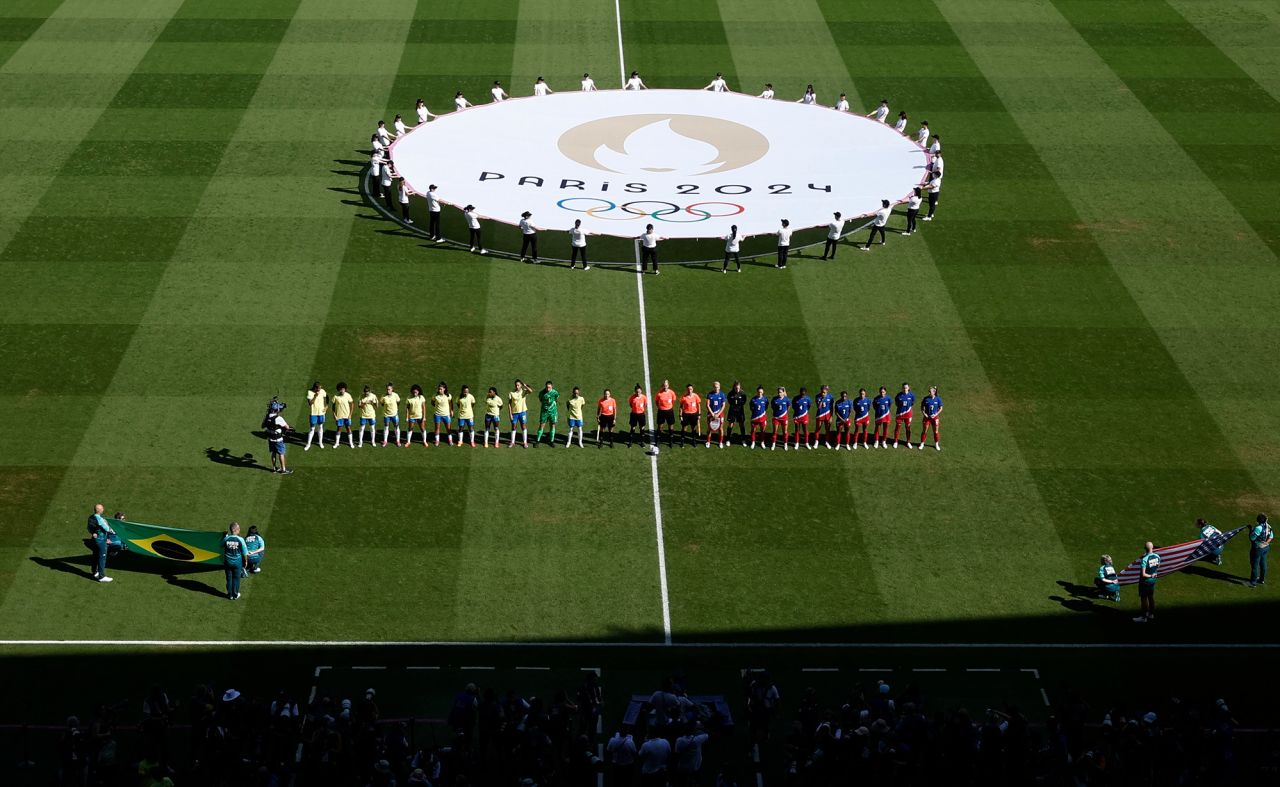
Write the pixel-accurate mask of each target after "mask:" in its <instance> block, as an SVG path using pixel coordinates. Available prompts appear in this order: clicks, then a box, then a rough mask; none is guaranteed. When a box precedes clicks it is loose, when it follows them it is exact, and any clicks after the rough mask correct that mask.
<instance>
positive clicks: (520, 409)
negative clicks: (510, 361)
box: [507, 380, 533, 448]
mask: <svg viewBox="0 0 1280 787" xmlns="http://www.w3.org/2000/svg"><path fill="white" fill-rule="evenodd" d="M531 393H533V389H532V388H530V387H529V386H527V385H525V384H524V381H523V380H516V389H515V390H514V391H512V392H511V393H509V394H507V403H508V404H510V405H511V416H510V417H511V446H510V447H511V448H515V446H516V424H519V425H520V434H521V440H522V441H523V444H524V447H525V448H528V447H529V404H528V396H529V394H531Z"/></svg>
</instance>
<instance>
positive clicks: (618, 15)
mask: <svg viewBox="0 0 1280 787" xmlns="http://www.w3.org/2000/svg"><path fill="white" fill-rule="evenodd" d="M621 2H622V0H613V18H614V21H615V22H616V23H617V25H618V77H619V78H620V80H621V81H619V83H618V84H619V85H625V84H627V61H626V58H624V57H623V56H622V7H621Z"/></svg>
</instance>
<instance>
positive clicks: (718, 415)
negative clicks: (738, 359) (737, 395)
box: [705, 380, 729, 448]
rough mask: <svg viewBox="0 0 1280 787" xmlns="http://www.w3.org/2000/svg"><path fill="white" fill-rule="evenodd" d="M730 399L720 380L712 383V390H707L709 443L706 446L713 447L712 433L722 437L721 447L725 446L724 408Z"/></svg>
mask: <svg viewBox="0 0 1280 787" xmlns="http://www.w3.org/2000/svg"><path fill="white" fill-rule="evenodd" d="M728 401H729V396H728V395H727V394H726V393H725V392H724V391H722V390H720V381H719V380H717V381H716V382H714V383H712V384H711V390H710V391H708V392H707V399H706V402H707V444H706V446H705V447H706V448H710V447H711V435H713V434H714V435H718V436H719V437H720V447H721V448H724V427H725V423H724V408H725V404H726V403H727V402H728Z"/></svg>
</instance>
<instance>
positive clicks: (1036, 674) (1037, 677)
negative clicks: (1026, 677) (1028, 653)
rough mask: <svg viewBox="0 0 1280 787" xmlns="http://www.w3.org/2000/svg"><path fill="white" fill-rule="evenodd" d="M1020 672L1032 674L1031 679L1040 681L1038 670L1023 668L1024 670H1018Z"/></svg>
mask: <svg viewBox="0 0 1280 787" xmlns="http://www.w3.org/2000/svg"><path fill="white" fill-rule="evenodd" d="M1018 672H1030V673H1031V677H1033V678H1035V679H1036V680H1040V670H1038V669H1031V668H1029V667H1023V668H1022V669H1020V670H1018Z"/></svg>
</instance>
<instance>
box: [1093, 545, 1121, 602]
mask: <svg viewBox="0 0 1280 787" xmlns="http://www.w3.org/2000/svg"><path fill="white" fill-rule="evenodd" d="M1093 584H1094V585H1096V586H1097V588H1098V590H1099V591H1101V592H1102V593H1105V594H1106V596H1107V598H1108V599H1110V600H1111V601H1119V600H1120V575H1119V574H1117V573H1116V567H1115V565H1114V564H1113V563H1112V562H1111V556H1110V555H1103V556H1102V564H1101V565H1099V566H1098V576H1097V577H1095V578H1094V580H1093Z"/></svg>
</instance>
